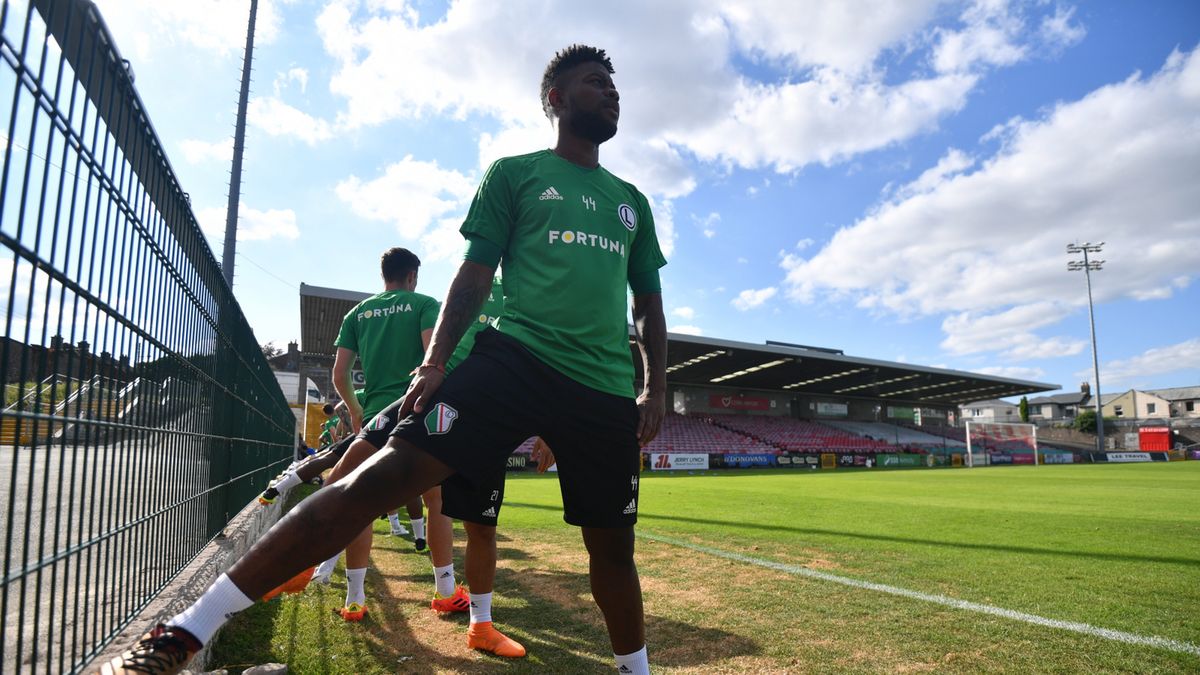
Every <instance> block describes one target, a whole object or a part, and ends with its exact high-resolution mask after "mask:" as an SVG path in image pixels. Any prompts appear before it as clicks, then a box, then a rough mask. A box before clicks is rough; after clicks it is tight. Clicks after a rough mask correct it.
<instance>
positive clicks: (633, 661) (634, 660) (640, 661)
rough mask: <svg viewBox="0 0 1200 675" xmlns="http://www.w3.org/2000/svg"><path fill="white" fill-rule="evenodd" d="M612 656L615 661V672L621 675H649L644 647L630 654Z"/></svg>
mask: <svg viewBox="0 0 1200 675" xmlns="http://www.w3.org/2000/svg"><path fill="white" fill-rule="evenodd" d="M613 656H614V657H616V659H617V672H618V673H621V675H650V659H648V658H646V646H645V645H642V648H641V649H639V650H637V651H636V652H634V653H632V654H626V655H625V656H621V655H620V654H613Z"/></svg>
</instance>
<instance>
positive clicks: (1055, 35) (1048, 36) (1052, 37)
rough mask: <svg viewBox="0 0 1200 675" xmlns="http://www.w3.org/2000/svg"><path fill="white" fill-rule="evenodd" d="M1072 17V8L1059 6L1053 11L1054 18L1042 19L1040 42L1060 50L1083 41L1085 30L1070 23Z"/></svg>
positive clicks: (1073, 9)
mask: <svg viewBox="0 0 1200 675" xmlns="http://www.w3.org/2000/svg"><path fill="white" fill-rule="evenodd" d="M1074 16H1075V8H1074V7H1064V6H1062V5H1059V6H1058V7H1056V8H1055V10H1054V16H1046V17H1042V25H1041V28H1040V32H1041V37H1042V41H1043V42H1044V43H1046V44H1047V45H1051V46H1055V45H1056V46H1058V47H1059V49H1062V48H1065V47H1070V46H1071V45H1074V44H1077V43H1078V42H1079V41H1081V40H1083V38H1084V36H1085V35H1087V29H1085V28H1084V27H1083V26H1081V25H1079V24H1077V23H1074V24H1073V23H1071V19H1072V18H1074Z"/></svg>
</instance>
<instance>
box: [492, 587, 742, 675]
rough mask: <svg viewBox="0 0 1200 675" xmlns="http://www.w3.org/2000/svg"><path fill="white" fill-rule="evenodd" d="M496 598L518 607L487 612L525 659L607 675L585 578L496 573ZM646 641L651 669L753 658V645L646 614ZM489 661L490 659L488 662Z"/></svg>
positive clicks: (600, 628) (606, 649)
mask: <svg viewBox="0 0 1200 675" xmlns="http://www.w3.org/2000/svg"><path fill="white" fill-rule="evenodd" d="M496 588H497V589H498V592H501V593H504V594H505V595H508V596H509V597H516V598H519V599H520V600H521V601H523V602H522V603H521V604H520V606H517V607H511V606H504V607H502V608H498V609H494V610H493V618H494V619H495V620H496V621H497V622H498V624H499V625H500V626H501V627H502V629H512V632H513V634H514V636H519V639H521V640H524V641H525V645H526V648H527V649H528V650H529V653H530V656H531V657H536V658H537V659H538V660H539V661H541V662H542V663H544V664H545V666H544V667H545V668H547V669H550V670H552V671H554V672H583V671H601V672H611V671H612V668H613V666H612V649H611V647H610V645H609V640H608V631H607V629H606V627H605V624H604V617H603V615H602V614H601V613H600V609H599V607H597V606H596V604H595V602H594V601H593V600H592V596H591V585H590V581H589V579H588V576H587V575H586V574H581V573H578V572H567V571H561V570H553V569H525V570H520V571H514V570H510V569H499V570H497V574H496ZM646 636H647V638H646V640H647V644H648V645H649V646H650V657H651V661H652V662H653V663H654V664H655V665H656V666H672V667H690V666H700V665H704V664H707V663H711V662H712V660H713V658H714V657H715V656H718V655H719V657H720V658H729V657H734V656H744V655H751V654H757V653H759V651H760V650H759V647H758V645H757V644H755V642H754V641H753V640H750V639H748V638H745V637H743V636H740V635H736V634H734V633H730V632H727V631H723V630H718V629H714V628H704V627H700V626H695V625H692V624H689V623H684V622H680V621H676V620H674V619H668V618H665V617H660V616H655V615H653V614H647V616H646ZM489 660H490V659H489Z"/></svg>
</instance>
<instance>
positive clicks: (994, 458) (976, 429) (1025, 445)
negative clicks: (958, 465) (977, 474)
mask: <svg viewBox="0 0 1200 675" xmlns="http://www.w3.org/2000/svg"><path fill="white" fill-rule="evenodd" d="M966 427H967V433H966V436H967V454H966V456H965V457H964V458H963V464H964V465H965V466H969V467H973V466H977V465H986V464H1033V465H1034V466H1036V465H1038V464H1042V460H1041V457H1039V453H1038V442H1037V425H1036V424H1019V423H1014V422H967V423H966Z"/></svg>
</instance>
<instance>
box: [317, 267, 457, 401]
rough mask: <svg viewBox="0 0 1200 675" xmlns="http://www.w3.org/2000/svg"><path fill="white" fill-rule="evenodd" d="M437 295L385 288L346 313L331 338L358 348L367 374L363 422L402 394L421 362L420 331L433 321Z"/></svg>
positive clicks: (422, 347) (429, 327)
mask: <svg viewBox="0 0 1200 675" xmlns="http://www.w3.org/2000/svg"><path fill="white" fill-rule="evenodd" d="M437 315H438V301H437V300H434V299H433V298H431V297H429V296H428V295H422V294H420V293H414V292H413V291H400V290H397V291H384V292H382V293H378V294H376V295H372V296H371V297H369V298H367V299H366V300H363V301H362V302H360V303H358V305H356V306H355V307H354V309H352V310H350V311H349V313H347V314H346V318H345V319H343V320H342V329H341V330H340V331H338V336H337V339H336V340H334V342H333V343H334V344H335V345H337V346H338V347H345V348H346V349H349V350H350V351H352V352H355V353H357V354H358V358H359V360H360V361H362V369H363V376H364V377H365V378H366V387H364V389H365V390H366V402H365V403H363V404H362V407H363V422H366V421H368V420H370V419H371V418H372V417H374V416H375V415H376V413H378V412H379V411H380V410H383V409H384V408H386V407H388V406H389V405H391V404H392V402H393V401H395V400H396V399H398V398H400V397H401V396H403V395H404V392H405V390H406V389H408V383H409V382H410V381H411V380H412V371H413V369H414V368H416V367H417V366H419V365H421V359H423V358H424V357H425V347H424V345H422V344H421V333H422V331H425V330H428V329H431V328H433V324H434V323H436V322H437Z"/></svg>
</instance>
